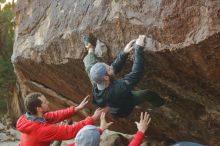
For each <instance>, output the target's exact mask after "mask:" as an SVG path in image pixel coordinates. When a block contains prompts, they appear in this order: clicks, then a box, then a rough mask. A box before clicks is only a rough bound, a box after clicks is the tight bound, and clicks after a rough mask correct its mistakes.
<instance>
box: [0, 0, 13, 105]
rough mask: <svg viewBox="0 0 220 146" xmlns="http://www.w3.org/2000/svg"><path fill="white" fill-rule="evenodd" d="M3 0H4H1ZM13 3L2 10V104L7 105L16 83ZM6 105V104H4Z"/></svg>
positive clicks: (0, 35) (0, 58)
mask: <svg viewBox="0 0 220 146" xmlns="http://www.w3.org/2000/svg"><path fill="white" fill-rule="evenodd" d="M1 2H2V1H1ZM13 18H14V14H13V12H12V5H11V4H10V3H9V4H6V5H5V7H4V8H3V9H2V10H1V11H0V106H1V108H2V107H3V105H6V100H5V99H6V98H7V97H8V95H9V90H10V88H11V87H12V86H14V85H15V81H16V78H15V75H14V71H13V66H12V63H11V59H10V58H11V54H12V50H13V37H14V23H13V22H12V19H13ZM4 107H5V106H4Z"/></svg>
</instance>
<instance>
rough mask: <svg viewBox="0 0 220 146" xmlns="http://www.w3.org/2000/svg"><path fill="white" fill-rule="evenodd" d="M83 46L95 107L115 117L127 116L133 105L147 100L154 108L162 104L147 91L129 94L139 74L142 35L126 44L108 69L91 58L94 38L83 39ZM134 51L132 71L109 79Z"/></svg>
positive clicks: (86, 37)
mask: <svg viewBox="0 0 220 146" xmlns="http://www.w3.org/2000/svg"><path fill="white" fill-rule="evenodd" d="M83 41H84V45H85V47H86V49H87V50H88V54H87V55H86V57H85V58H84V60H83V62H84V66H85V70H86V72H87V74H88V76H89V78H90V80H91V83H92V91H93V100H92V101H93V104H94V105H95V106H97V107H106V106H108V107H109V112H110V113H111V114H112V115H113V116H115V117H126V116H128V115H129V114H130V113H131V111H132V109H133V108H134V106H135V105H138V104H140V103H143V102H144V101H148V102H149V103H151V105H153V106H154V107H159V106H162V105H164V103H165V101H164V100H163V99H162V98H161V97H160V96H159V95H158V94H157V93H155V92H153V91H150V90H139V91H132V90H133V88H134V86H135V85H136V84H137V83H138V81H139V80H140V79H141V77H142V74H143V68H144V64H143V61H144V59H143V48H144V46H145V36H144V35H140V36H139V37H138V39H137V40H132V41H130V42H129V43H128V44H127V45H126V46H125V48H124V50H123V51H122V52H121V53H119V54H118V55H117V58H116V59H115V60H114V61H113V63H112V64H111V66H109V65H107V64H105V63H103V62H98V61H97V57H96V55H95V46H96V38H95V37H94V36H93V35H92V34H90V35H88V36H85V37H84V39H83ZM133 49H134V61H133V66H132V71H131V72H130V73H129V74H127V75H125V76H124V77H123V78H122V79H119V80H113V76H114V75H115V74H117V73H119V72H120V71H121V69H122V67H123V65H124V64H125V62H126V59H127V57H128V53H129V52H130V51H131V50H133Z"/></svg>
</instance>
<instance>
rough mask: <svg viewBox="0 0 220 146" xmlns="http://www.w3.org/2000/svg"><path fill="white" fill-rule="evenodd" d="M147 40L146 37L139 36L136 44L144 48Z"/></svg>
mask: <svg viewBox="0 0 220 146" xmlns="http://www.w3.org/2000/svg"><path fill="white" fill-rule="evenodd" d="M145 38H146V36H145V35H139V37H138V39H137V40H136V44H137V45H139V46H141V47H144V46H145Z"/></svg>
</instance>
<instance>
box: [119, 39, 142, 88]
mask: <svg viewBox="0 0 220 146" xmlns="http://www.w3.org/2000/svg"><path fill="white" fill-rule="evenodd" d="M144 40H145V36H144V35H143V36H142V35H140V36H139V37H138V39H137V41H136V44H135V47H134V48H135V51H134V53H135V54H134V62H133V66H132V71H131V72H130V73H129V74H127V75H125V76H124V78H123V79H122V80H124V82H125V83H126V85H127V87H128V88H129V89H132V88H133V87H134V85H136V84H137V83H138V81H139V80H140V79H141V76H142V73H143V67H144V58H143V48H144Z"/></svg>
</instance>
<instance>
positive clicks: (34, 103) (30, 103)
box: [24, 92, 43, 115]
mask: <svg viewBox="0 0 220 146" xmlns="http://www.w3.org/2000/svg"><path fill="white" fill-rule="evenodd" d="M40 96H43V94H41V93H39V92H33V93H30V94H28V95H27V96H26V97H25V101H24V105H25V108H26V110H27V111H28V112H30V113H31V114H33V115H35V114H36V113H37V107H41V104H42V101H41V100H40V99H39V98H38V97H40Z"/></svg>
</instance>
